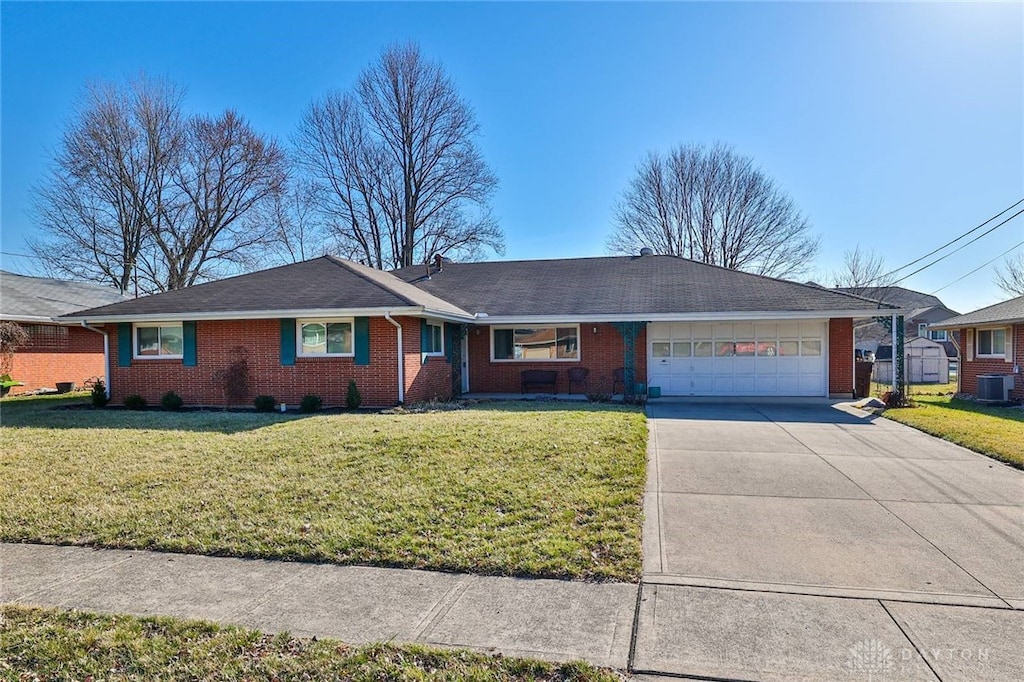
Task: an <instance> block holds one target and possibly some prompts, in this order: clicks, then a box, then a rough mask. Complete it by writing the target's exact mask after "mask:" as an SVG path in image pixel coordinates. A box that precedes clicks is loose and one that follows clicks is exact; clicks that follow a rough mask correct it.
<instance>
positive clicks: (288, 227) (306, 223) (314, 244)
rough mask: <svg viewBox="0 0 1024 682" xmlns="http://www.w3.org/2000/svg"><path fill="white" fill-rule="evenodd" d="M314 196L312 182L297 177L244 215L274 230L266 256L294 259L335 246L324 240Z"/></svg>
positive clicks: (326, 238)
mask: <svg viewBox="0 0 1024 682" xmlns="http://www.w3.org/2000/svg"><path fill="white" fill-rule="evenodd" d="M316 200H317V198H316V193H315V188H314V186H313V185H312V183H310V182H309V181H307V180H303V179H298V180H295V181H293V182H291V183H290V184H289V186H288V188H287V190H285V191H284V192H281V193H280V194H278V195H277V196H275V197H274V198H273V200H272V201H271V202H269V203H268V204H267V205H266V207H265V208H264V209H262V210H261V211H260V212H259V213H257V214H254V215H252V216H251V217H250V218H248V221H250V222H252V223H253V224H254V225H257V226H259V225H269V226H270V227H271V228H272V229H273V231H274V239H273V240H271V242H270V243H269V244H268V249H269V254H270V256H269V259H268V260H270V261H272V262H275V263H297V262H299V261H303V260H307V259H309V258H314V257H316V256H322V255H323V254H325V253H329V252H332V251H337V250H338V249H337V248H332V245H330V244H329V243H328V237H327V228H326V226H325V224H324V222H323V219H322V216H321V214H320V213H319V212H318V211H317V207H316Z"/></svg>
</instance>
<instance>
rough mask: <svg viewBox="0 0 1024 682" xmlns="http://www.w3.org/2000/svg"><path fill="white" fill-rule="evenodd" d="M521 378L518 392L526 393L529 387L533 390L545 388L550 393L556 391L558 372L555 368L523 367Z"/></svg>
mask: <svg viewBox="0 0 1024 682" xmlns="http://www.w3.org/2000/svg"><path fill="white" fill-rule="evenodd" d="M521 380H522V384H521V385H520V388H519V392H520V393H526V392H527V391H528V390H529V389H532V390H534V391H535V390H537V389H539V388H547V389H550V390H551V392H552V393H558V372H556V371H555V370H551V369H524V370H523V373H522V375H521Z"/></svg>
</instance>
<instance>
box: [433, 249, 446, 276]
mask: <svg viewBox="0 0 1024 682" xmlns="http://www.w3.org/2000/svg"><path fill="white" fill-rule="evenodd" d="M434 267H435V268H437V271H438V272H441V271H442V270H444V256H442V255H441V254H439V253H435V254H434Z"/></svg>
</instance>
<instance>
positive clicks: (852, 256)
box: [829, 244, 892, 294]
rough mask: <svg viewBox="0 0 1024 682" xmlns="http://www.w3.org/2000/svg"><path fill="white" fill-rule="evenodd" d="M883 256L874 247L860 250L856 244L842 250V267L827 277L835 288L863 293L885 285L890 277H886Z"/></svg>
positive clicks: (888, 282)
mask: <svg viewBox="0 0 1024 682" xmlns="http://www.w3.org/2000/svg"><path fill="white" fill-rule="evenodd" d="M886 275H887V272H886V267H885V257H884V256H882V255H881V254H879V253H876V252H875V250H874V249H864V250H862V249H861V247H860V245H859V244H858V245H857V246H856V247H854V248H853V250H847V251H844V252H843V267H842V268H840V269H839V270H836V271H834V272H832V273H831V274H830V275H829V277H830V278H831V279H832V285H833V286H834V287H836V288H841V289H847V290H850V291H851V293H855V294H864V293H865V292H866V291H867V290H868V289H869V288H876V287H886V286H889V284H891V283H892V282H891V280H892V277H891V276H889V277H886Z"/></svg>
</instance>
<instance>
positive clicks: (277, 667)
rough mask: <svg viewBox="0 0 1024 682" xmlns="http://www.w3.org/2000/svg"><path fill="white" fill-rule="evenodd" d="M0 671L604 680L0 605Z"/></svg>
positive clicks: (450, 655) (570, 669)
mask: <svg viewBox="0 0 1024 682" xmlns="http://www.w3.org/2000/svg"><path fill="white" fill-rule="evenodd" d="M0 635H2V636H0V678H3V679H11V680H19V679H20V680H91V679H96V680H214V679H216V680H367V681H376V680H425V681H433V680H453V681H454V680H501V681H502V682H520V681H522V682H525V681H526V680H538V681H541V682H544V681H549V682H561V681H569V680H578V681H579V682H613V681H614V680H619V679H622V678H621V677H619V676H618V675H616V674H615V673H613V672H612V671H610V670H601V669H598V668H594V667H592V666H590V665H587V664H586V663H564V664H556V663H545V662H541V661H535V660H528V659H522V658H503V657H497V656H487V655H484V654H478V653H472V652H469V651H461V650H446V649H431V648H427V647H422V646H396V645H391V644H376V645H371V646H363V647H350V646H346V645H344V644H342V643H340V642H337V641H333V640H329V639H313V640H311V639H301V638H297V637H292V636H291V635H288V634H280V635H266V634H263V633H260V632H256V631H253V630H247V629H243V628H236V627H221V626H218V625H214V624H212V623H206V622H202V621H186V620H178V619H173V618H134V617H131V616H101V615H96V614H90V613H80V612H77V611H70V612H68V611H55V610H50V609H35V608H25V607H17V606H4V607H0Z"/></svg>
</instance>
